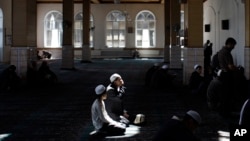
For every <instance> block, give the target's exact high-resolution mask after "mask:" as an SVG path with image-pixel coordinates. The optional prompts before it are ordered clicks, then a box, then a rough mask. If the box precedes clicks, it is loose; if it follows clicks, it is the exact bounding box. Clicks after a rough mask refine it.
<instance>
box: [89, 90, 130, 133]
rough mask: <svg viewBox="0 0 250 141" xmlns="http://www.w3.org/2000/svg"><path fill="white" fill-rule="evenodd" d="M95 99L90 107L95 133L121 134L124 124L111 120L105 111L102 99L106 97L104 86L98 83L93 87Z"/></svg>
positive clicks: (124, 127)
mask: <svg viewBox="0 0 250 141" xmlns="http://www.w3.org/2000/svg"><path fill="white" fill-rule="evenodd" d="M95 94H96V96H97V98H96V100H95V101H94V102H93V104H92V107H91V115H92V123H93V125H94V127H95V131H96V132H97V133H102V134H103V135H122V134H124V132H125V130H126V125H125V124H123V123H120V122H117V121H115V120H113V119H112V118H111V117H110V116H109V115H108V113H107V111H106V108H105V103H104V100H105V99H106V98H107V93H106V88H105V86H103V85H98V86H97V87H96V88H95Z"/></svg>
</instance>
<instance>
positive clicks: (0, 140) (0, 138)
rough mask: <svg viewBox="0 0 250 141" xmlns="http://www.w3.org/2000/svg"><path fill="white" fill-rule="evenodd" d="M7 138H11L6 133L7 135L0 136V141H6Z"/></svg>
mask: <svg viewBox="0 0 250 141" xmlns="http://www.w3.org/2000/svg"><path fill="white" fill-rule="evenodd" d="M9 136H11V134H10V133H8V134H0V141H4V139H6V138H7V137H9Z"/></svg>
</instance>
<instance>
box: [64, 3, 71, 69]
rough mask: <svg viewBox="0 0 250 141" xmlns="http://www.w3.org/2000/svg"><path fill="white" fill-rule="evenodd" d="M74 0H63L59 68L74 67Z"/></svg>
mask: <svg viewBox="0 0 250 141" xmlns="http://www.w3.org/2000/svg"><path fill="white" fill-rule="evenodd" d="M73 21H74V1H73V0H63V43H62V66H61V69H74V47H73V45H72V44H73V39H72V37H73V36H72V35H73V27H74V26H73V25H74V24H73Z"/></svg>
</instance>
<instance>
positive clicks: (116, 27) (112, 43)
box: [105, 10, 127, 48]
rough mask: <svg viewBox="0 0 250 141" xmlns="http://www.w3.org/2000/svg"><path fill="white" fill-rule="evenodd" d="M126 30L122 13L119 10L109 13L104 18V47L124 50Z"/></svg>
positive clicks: (124, 17)
mask: <svg viewBox="0 0 250 141" xmlns="http://www.w3.org/2000/svg"><path fill="white" fill-rule="evenodd" d="M113 13H114V14H115V13H117V14H118V15H114V14H113ZM111 14H112V15H111ZM119 16H121V17H119ZM126 28H127V27H126V16H125V15H124V13H123V12H121V11H119V10H112V11H110V12H109V13H108V14H107V16H106V35H105V44H106V46H107V47H108V48H125V47H126Z"/></svg>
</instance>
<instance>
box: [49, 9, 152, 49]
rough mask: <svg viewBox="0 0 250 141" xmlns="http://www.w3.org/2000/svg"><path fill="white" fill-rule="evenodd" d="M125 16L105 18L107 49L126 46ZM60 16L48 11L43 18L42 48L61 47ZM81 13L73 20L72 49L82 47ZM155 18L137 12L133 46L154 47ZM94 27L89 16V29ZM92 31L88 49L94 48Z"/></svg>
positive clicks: (116, 12)
mask: <svg viewBox="0 0 250 141" xmlns="http://www.w3.org/2000/svg"><path fill="white" fill-rule="evenodd" d="M126 16H127V15H126V14H124V13H123V12H121V11H118V10H114V11H111V12H110V13H109V14H108V15H107V16H106V29H105V30H106V46H107V47H108V48H124V47H125V46H126V33H127V25H126V21H127V17H126ZM62 20H63V18H62V14H61V13H60V12H59V11H50V12H48V13H47V14H46V16H45V20H44V21H45V23H44V46H45V47H61V46H62V32H63V27H62ZM82 20H83V16H82V12H79V13H78V14H76V16H75V18H74V47H76V48H77V47H82V28H83V27H82ZM155 22H156V20H155V16H154V14H153V13H152V12H150V11H148V10H143V11H141V12H139V13H138V14H137V16H136V19H135V25H134V26H135V41H136V42H135V46H136V47H154V46H155ZM91 27H94V21H93V16H92V15H90V29H92V28H91ZM93 35H94V30H90V39H89V41H90V47H93V46H94V42H93V40H94V39H93Z"/></svg>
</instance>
